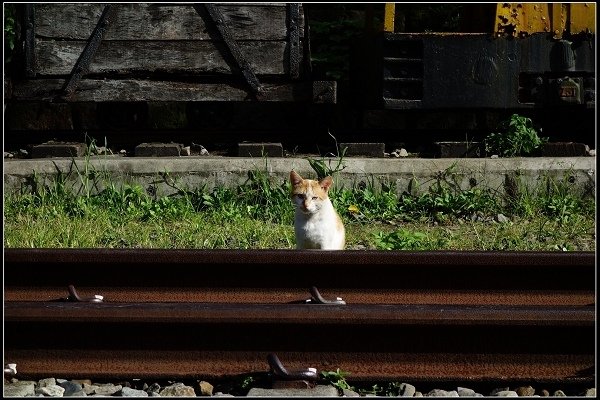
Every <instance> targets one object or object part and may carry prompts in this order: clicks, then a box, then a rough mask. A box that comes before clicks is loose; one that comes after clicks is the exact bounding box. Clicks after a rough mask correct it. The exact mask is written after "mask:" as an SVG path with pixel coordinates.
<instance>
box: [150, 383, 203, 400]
mask: <svg viewBox="0 0 600 400" xmlns="http://www.w3.org/2000/svg"><path fill="white" fill-rule="evenodd" d="M159 394H160V395H161V396H170V397H173V396H177V397H196V392H194V388H193V387H191V386H186V385H184V384H183V383H180V382H178V383H174V384H172V385H171V386H167V387H166V388H164V389H163V390H161V391H160V393H159Z"/></svg>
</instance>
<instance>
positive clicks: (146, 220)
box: [4, 168, 595, 251]
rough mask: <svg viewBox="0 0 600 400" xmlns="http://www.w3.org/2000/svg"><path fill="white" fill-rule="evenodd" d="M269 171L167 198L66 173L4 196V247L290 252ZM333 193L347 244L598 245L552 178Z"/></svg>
mask: <svg viewBox="0 0 600 400" xmlns="http://www.w3.org/2000/svg"><path fill="white" fill-rule="evenodd" d="M266 170H267V169H266V168H265V171H250V172H249V174H248V179H247V181H246V182H245V183H244V184H243V185H240V186H238V187H234V188H228V187H216V188H214V189H212V190H206V189H205V188H196V189H194V190H188V189H180V188H179V189H177V192H176V193H175V194H173V195H169V196H157V195H150V194H149V193H147V192H146V190H145V189H143V188H142V187H140V186H135V185H122V186H119V187H117V186H116V185H114V184H112V183H111V182H102V185H98V184H97V183H98V182H96V181H93V180H92V181H88V180H87V178H86V177H87V175H85V174H87V172H86V173H85V174H84V173H81V172H79V173H80V174H83V175H80V176H81V178H80V179H81V181H82V182H85V185H84V187H87V188H90V187H103V188H104V189H103V190H101V191H94V190H83V191H79V192H73V191H72V190H69V189H70V188H69V187H67V183H66V182H67V180H66V179H65V177H59V179H58V180H57V181H55V182H54V183H52V184H50V185H41V184H40V185H34V187H33V189H32V190H31V191H29V192H23V193H19V194H5V196H4V246H5V247H9V248H10V247H25V248H35V247H37V248H43V247H47V248H57V247H63V248H75V247H88V248H195V249H292V248H294V247H295V239H294V230H293V213H294V211H293V207H292V203H291V201H290V198H289V190H290V187H289V182H284V183H276V182H274V181H273V180H272V179H271V178H270V177H269V175H268V173H267V172H266ZM84 175H85V176H84ZM95 176H96V175H95ZM90 179H92V178H90ZM93 179H98V178H97V177H95V178H93ZM331 198H332V202H333V204H334V206H335V207H336V209H337V210H338V212H339V213H340V215H341V216H342V218H343V220H344V222H345V225H346V243H347V248H348V249H368V250H373V249H389V250H509V251H511V250H554V251H574V250H595V202H594V199H590V198H580V197H577V196H575V195H573V194H572V192H571V191H570V187H569V186H568V183H566V182H562V181H554V180H548V179H546V180H544V181H543V184H542V185H541V186H540V187H539V188H537V189H535V190H525V189H524V188H521V190H517V191H515V192H514V193H513V194H512V196H511V197H510V198H499V196H498V195H497V194H495V193H493V192H491V191H489V190H486V189H484V188H471V189H469V190H461V189H460V188H458V187H456V186H452V185H447V184H445V183H444V182H442V181H440V182H438V184H436V185H433V186H432V187H431V189H430V190H429V191H428V192H426V193H421V194H418V195H412V194H407V193H403V194H401V195H398V194H397V192H396V188H395V187H394V186H393V185H392V184H385V183H381V182H377V184H376V182H375V180H374V179H371V180H368V182H366V183H361V184H357V185H356V186H355V187H351V188H344V187H338V188H335V189H333V190H332V191H331ZM499 214H503V217H506V218H502V219H500V218H498V215H499ZM499 221H500V222H499Z"/></svg>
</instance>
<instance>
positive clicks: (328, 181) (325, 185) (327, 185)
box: [319, 176, 333, 192]
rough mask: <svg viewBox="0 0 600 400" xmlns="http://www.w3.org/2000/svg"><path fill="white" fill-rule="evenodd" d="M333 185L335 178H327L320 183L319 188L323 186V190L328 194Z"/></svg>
mask: <svg viewBox="0 0 600 400" xmlns="http://www.w3.org/2000/svg"><path fill="white" fill-rule="evenodd" d="M331 185H333V178H332V177H330V176H326V177H325V178H323V179H321V180H320V181H319V186H321V188H322V189H323V190H324V191H326V192H327V191H328V190H329V188H330V187H331Z"/></svg>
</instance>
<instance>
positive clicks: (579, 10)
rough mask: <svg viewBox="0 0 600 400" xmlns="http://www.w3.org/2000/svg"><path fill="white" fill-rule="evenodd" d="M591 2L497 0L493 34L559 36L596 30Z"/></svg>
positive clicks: (594, 13)
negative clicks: (502, 0) (517, 0)
mask: <svg viewBox="0 0 600 400" xmlns="http://www.w3.org/2000/svg"><path fill="white" fill-rule="evenodd" d="M595 16H596V4H595V3H498V4H497V6H496V26H495V27H494V32H495V33H496V34H511V35H514V36H521V35H524V34H531V33H536V32H548V33H552V34H553V35H554V37H556V38H560V37H562V35H563V34H564V33H565V32H568V33H571V34H577V33H580V32H588V33H593V32H595V31H596V21H595Z"/></svg>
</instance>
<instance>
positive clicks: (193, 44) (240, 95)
mask: <svg viewBox="0 0 600 400" xmlns="http://www.w3.org/2000/svg"><path fill="white" fill-rule="evenodd" d="M23 7H24V9H23V15H24V21H25V22H24V24H25V26H24V42H25V43H24V52H23V57H24V63H23V65H24V74H23V76H22V77H14V78H13V82H12V90H11V98H12V100H14V101H47V102H105V101H111V102H138V101H160V102H163V101H164V102H173V101H175V102H209V101H212V102H214V101H217V102H218V101H270V102H312V103H335V101H336V96H335V92H336V87H335V82H333V81H331V82H329V81H319V82H312V81H311V80H310V76H309V71H310V55H309V46H308V45H307V37H306V35H305V32H306V29H305V26H304V25H305V19H304V12H303V8H302V6H301V5H300V4H298V3H287V4H286V3H258V4H250V3H242V4H231V3H230V4H225V3H223V4H209V3H198V4H171V3H165V4H157V3H152V4H120V3H115V4H98V3H94V4H84V3H81V4H75V3H73V4H58V3H54V4H42V3H37V4H26V5H23Z"/></svg>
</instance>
